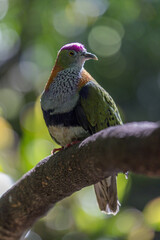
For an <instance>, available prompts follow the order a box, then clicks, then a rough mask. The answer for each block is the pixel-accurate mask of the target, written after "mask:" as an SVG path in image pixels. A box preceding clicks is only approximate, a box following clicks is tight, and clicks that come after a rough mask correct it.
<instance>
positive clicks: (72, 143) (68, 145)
mask: <svg viewBox="0 0 160 240" xmlns="http://www.w3.org/2000/svg"><path fill="white" fill-rule="evenodd" d="M77 143H80V141H78V140H77V141H73V142H71V143H69V144H67V145H66V146H65V147H64V148H68V147H71V146H72V145H74V144H77Z"/></svg>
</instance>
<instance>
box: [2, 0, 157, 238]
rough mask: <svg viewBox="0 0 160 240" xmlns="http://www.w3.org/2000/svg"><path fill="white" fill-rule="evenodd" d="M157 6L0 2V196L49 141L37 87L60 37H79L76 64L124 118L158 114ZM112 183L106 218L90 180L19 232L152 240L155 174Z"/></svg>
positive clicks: (106, 0)
mask: <svg viewBox="0 0 160 240" xmlns="http://www.w3.org/2000/svg"><path fill="white" fill-rule="evenodd" d="M159 9H160V2H159V1H143V0H139V1H136V0H118V1H117V0H71V1H70V0H67V1H66V0H62V1H39V0H33V1H24V0H21V1H19V0H14V1H13V0H0V194H2V193H3V192H4V191H6V190H7V189H8V188H9V187H10V186H11V185H12V184H13V182H14V181H16V180H18V179H19V178H20V177H21V176H22V175H23V174H24V173H26V172H27V171H28V170H30V169H32V168H33V167H34V166H35V165H36V164H37V163H38V162H39V161H40V160H41V159H43V158H45V157H46V156H48V155H50V154H51V151H52V150H53V149H54V148H56V147H58V145H57V144H56V143H55V142H54V141H53V140H52V138H51V137H50V135H49V132H48V129H47V127H46V125H45V122H44V119H43V114H42V111H41V106H40V95H41V93H42V91H43V89H44V87H45V85H46V83H47V80H48V78H49V75H50V72H51V70H52V67H53V65H54V63H55V60H56V56H57V52H58V50H59V49H60V48H61V47H62V46H63V45H64V44H67V43H70V42H81V43H82V44H84V45H85V47H86V49H87V50H88V51H89V52H91V53H94V54H96V55H97V57H98V59H99V61H87V62H86V64H85V68H86V70H87V71H88V72H89V73H90V74H91V75H92V76H93V77H94V78H95V79H96V80H97V81H98V82H99V83H100V84H101V85H102V86H103V87H104V88H105V89H106V90H107V91H108V92H109V93H110V94H111V96H112V97H113V99H114V100H115V102H116V104H117V106H118V108H119V111H120V113H121V116H122V119H123V120H125V122H130V121H142V120H146V121H159V119H160V64H159V63H160V44H159V43H160V34H159V22H160V15H159V12H158V10H159ZM126 161H127V159H126ZM135 161H136V159H135ZM53 171H54V170H53ZM85 177H86V178H87V177H89V176H85ZM64 184H65V183H64ZM153 184H154V187H153ZM117 185H118V197H119V201H120V203H121V207H120V211H119V213H118V214H117V215H116V216H112V215H106V214H103V213H101V212H100V210H99V208H98V205H97V202H96V197H95V194H94V188H93V186H90V187H87V188H84V189H82V190H80V191H78V192H77V193H74V194H73V195H72V196H70V197H68V198H66V199H64V200H63V201H61V202H59V203H58V204H57V205H56V206H54V208H53V210H51V211H50V212H49V213H48V214H47V216H45V217H44V218H42V220H40V221H38V222H37V223H36V224H35V225H34V227H33V228H32V230H31V231H29V232H28V234H27V236H26V238H25V239H26V240H33V239H34V240H42V239H43V240H50V239H56V240H75V239H76V240H120V239H121V240H124V239H125V240H139V239H140V240H153V239H154V238H157V239H159V238H160V207H159V206H160V198H159V196H160V188H159V180H155V181H152V180H149V179H146V178H142V177H138V176H133V175H132V174H129V178H128V180H127V179H125V175H124V174H119V175H118V177H117ZM146 189H147V190H146ZM132 194H133V195H132Z"/></svg>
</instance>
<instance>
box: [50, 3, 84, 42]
mask: <svg viewBox="0 0 160 240" xmlns="http://www.w3.org/2000/svg"><path fill="white" fill-rule="evenodd" d="M53 24H54V27H55V29H56V31H57V32H58V33H60V34H61V35H63V36H65V37H75V36H77V35H79V34H81V33H82V32H83V31H84V30H85V29H86V27H87V18H86V17H85V16H83V17H82V16H81V14H80V13H76V12H74V11H73V7H72V6H70V5H68V6H67V7H66V9H64V10H61V11H59V12H57V13H56V14H54V18H53Z"/></svg>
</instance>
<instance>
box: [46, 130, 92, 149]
mask: <svg viewBox="0 0 160 240" xmlns="http://www.w3.org/2000/svg"><path fill="white" fill-rule="evenodd" d="M48 130H49V132H50V134H51V136H52V137H53V138H54V139H55V140H56V142H58V143H59V144H60V145H61V146H66V145H67V144H70V143H71V142H73V141H76V140H82V139H84V138H86V137H87V136H89V134H88V132H87V131H85V130H84V129H83V128H82V127H62V126H48Z"/></svg>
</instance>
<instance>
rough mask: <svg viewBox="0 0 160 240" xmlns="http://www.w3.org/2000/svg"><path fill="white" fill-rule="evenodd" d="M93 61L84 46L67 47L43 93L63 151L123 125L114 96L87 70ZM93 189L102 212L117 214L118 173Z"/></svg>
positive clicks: (48, 120)
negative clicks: (89, 137) (89, 61)
mask: <svg viewBox="0 0 160 240" xmlns="http://www.w3.org/2000/svg"><path fill="white" fill-rule="evenodd" d="M90 59H93V60H98V58H97V56H96V55H95V54H93V53H90V52H87V50H86V48H85V46H84V45H83V44H81V43H78V42H75V43H68V44H66V45H64V46H63V47H62V48H61V49H60V50H59V51H58V54H57V58H56V61H55V65H54V67H53V69H52V71H51V74H50V77H49V79H48V81H47V84H46V85H45V88H44V91H43V92H42V94H41V100H40V102H41V109H42V112H43V117H44V120H45V123H46V125H47V128H48V131H49V134H50V135H51V137H52V139H53V140H54V141H55V142H56V143H58V144H59V145H61V147H62V148H65V147H68V146H70V145H71V144H72V143H73V144H74V143H76V142H77V141H82V140H84V139H85V138H86V137H88V136H90V135H92V134H94V133H96V132H98V131H100V130H102V129H105V128H108V127H110V126H115V125H121V124H123V123H122V120H121V116H120V113H119V111H118V108H117V106H116V104H115V102H114V100H113V99H112V97H111V96H110V95H109V93H108V92H107V91H106V90H105V89H104V88H102V86H100V84H99V83H98V82H97V81H96V80H95V79H94V78H93V77H92V76H91V75H90V74H89V73H88V72H87V71H86V70H85V68H84V64H85V62H86V60H90ZM94 189H95V193H96V198H97V202H98V205H99V208H100V210H101V211H103V212H104V213H107V214H113V215H116V214H117V212H118V211H119V206H120V203H119V201H118V196H117V176H116V174H112V175H111V176H109V177H107V178H106V179H104V180H102V181H100V182H98V183H96V184H95V185H94Z"/></svg>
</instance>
